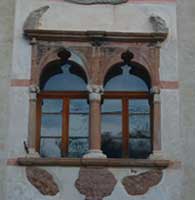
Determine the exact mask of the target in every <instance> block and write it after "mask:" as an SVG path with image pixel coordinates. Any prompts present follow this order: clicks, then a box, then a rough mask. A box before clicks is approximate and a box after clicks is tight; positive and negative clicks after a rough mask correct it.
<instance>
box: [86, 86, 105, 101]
mask: <svg viewBox="0 0 195 200" xmlns="http://www.w3.org/2000/svg"><path fill="white" fill-rule="evenodd" d="M87 90H88V91H89V100H90V101H101V95H102V94H103V91H104V89H103V86H102V85H88V86H87Z"/></svg>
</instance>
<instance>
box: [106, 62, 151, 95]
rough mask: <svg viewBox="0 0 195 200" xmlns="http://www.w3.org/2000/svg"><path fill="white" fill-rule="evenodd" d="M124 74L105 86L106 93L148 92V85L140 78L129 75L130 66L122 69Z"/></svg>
mask: <svg viewBox="0 0 195 200" xmlns="http://www.w3.org/2000/svg"><path fill="white" fill-rule="evenodd" d="M122 70H123V72H122V74H121V75H118V76H115V77H113V78H112V79H110V80H109V81H108V82H107V84H106V85H105V88H104V89H105V90H106V91H109V90H110V91H111V90H113V91H148V87H147V85H146V83H145V82H144V81H143V80H142V79H141V78H139V77H137V76H135V75H132V74H130V73H129V70H130V68H129V67H128V66H126V65H125V66H123V67H122Z"/></svg>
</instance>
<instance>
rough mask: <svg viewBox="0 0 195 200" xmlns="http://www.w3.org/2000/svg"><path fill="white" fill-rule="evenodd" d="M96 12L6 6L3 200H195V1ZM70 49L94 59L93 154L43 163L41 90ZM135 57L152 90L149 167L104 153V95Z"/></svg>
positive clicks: (39, 1) (121, 4) (63, 6)
mask: <svg viewBox="0 0 195 200" xmlns="http://www.w3.org/2000/svg"><path fill="white" fill-rule="evenodd" d="M94 2H96V1H95V0H94V1H92V0H91V1H85V4H86V3H87V5H83V2H82V1H79V0H78V1H77V0H72V1H69V0H67V1H64V0H36V1H31V0H15V1H14V0H1V2H0V16H1V19H0V24H1V31H0V45H1V49H0V59H1V62H0V71H1V73H0V82H1V84H0V85H1V86H0V98H1V101H0V107H1V112H0V127H1V131H0V149H1V151H0V194H1V197H0V199H2V200H8V199H9V200H15V199H23V200H30V199H36V200H49V199H55V200H61V199H69V200H76V199H78V200H82V199H88V200H89V199H98V200H100V199H108V200H109V199H110V200H115V199H119V198H120V199H124V200H127V199H138V200H141V199H142V200H143V199H162V200H165V199H166V200H174V199H177V200H183V199H185V200H193V199H194V195H195V194H194V184H195V176H194V173H193V172H194V167H195V163H194V160H195V158H194V151H195V147H194V143H195V140H194V131H195V127H194V123H193V122H194V120H193V119H194V113H195V112H194V111H195V110H194V103H193V100H194V97H195V95H194V92H193V87H194V86H195V85H194V69H193V66H194V59H193V58H194V54H195V51H194V47H195V42H194V37H195V35H194V33H195V24H194V22H193V18H194V17H195V16H194V12H193V11H194V8H195V3H194V1H193V0H186V1H181V0H177V1H175V0H129V1H120V0H118V1H117V0H116V1H114V0H113V1H111V0H110V1H106V0H105V1H102V2H101V1H98V3H94ZM113 2H114V3H113ZM91 4H92V5H91ZM61 47H63V50H68V51H69V50H70V49H71V50H72V49H73V50H75V49H76V52H80V54H79V55H81V54H82V56H83V57H84V61H85V62H84V63H85V67H86V68H84V70H85V72H86V73H87V80H88V85H89V86H90V87H89V88H90V89H89V93H90V98H89V101H90V104H91V107H92V108H93V111H91V113H90V115H91V126H90V131H89V134H90V136H91V137H90V150H92V151H91V152H89V153H90V155H88V154H87V156H84V158H81V159H69V158H68V159H47V160H44V159H42V158H40V156H39V154H38V153H37V151H38V145H37V137H36V129H37V123H36V122H37V121H36V120H37V119H36V118H37V114H36V112H35V111H36V106H37V101H36V100H37V98H36V97H37V95H38V94H37V93H38V92H39V91H38V90H39V89H40V88H37V87H40V85H39V77H40V76H41V73H42V70H41V68H44V66H46V65H47V64H48V63H50V62H52V61H54V60H59V58H61V57H60V56H59V55H60V54H59V53H60V52H61V50H62V49H61ZM75 47H76V48H75ZM106 48H110V49H112V51H111V50H107V49H106ZM86 49H87V50H88V51H87V50H86ZM121 49H122V50H121ZM126 50H128V51H129V52H130V53H132V54H133V56H134V57H133V58H130V60H131V59H132V60H133V62H136V63H139V64H141V65H143V66H145V67H146V69H147V70H148V71H149V75H150V78H151V80H152V81H151V91H152V93H153V97H154V100H153V103H154V109H153V112H154V116H153V151H152V152H151V155H150V157H149V158H147V159H142V160H137V159H107V158H104V157H103V156H101V155H100V154H101V151H97V150H100V141H99V140H100V135H99V134H100V130H99V126H98V122H100V113H99V110H98V109H99V107H98V106H97V105H98V103H97V102H99V103H100V101H97V100H98V99H99V98H100V99H101V95H102V94H101V88H97V87H96V86H102V82H103V79H104V78H103V75H102V74H104V70H105V69H106V67H108V66H112V65H114V64H115V63H117V62H119V61H121V55H122V54H123V53H124V52H126ZM62 52H63V51H62ZM62 56H63V59H65V58H64V56H65V57H66V55H64V54H63V55H62ZM93 56H94V57H93ZM110 57H112V59H108V58H110ZM86 58H88V59H86ZM131 64H132V62H131ZM92 66H93V67H92ZM98 70H99V73H97V71H98ZM97 74H99V76H97ZM94 86H95V88H94ZM93 100H95V101H93ZM98 113H99V115H98ZM92 122H94V123H92ZM94 138H95V140H94ZM93 150H95V151H93ZM86 157H87V158H86Z"/></svg>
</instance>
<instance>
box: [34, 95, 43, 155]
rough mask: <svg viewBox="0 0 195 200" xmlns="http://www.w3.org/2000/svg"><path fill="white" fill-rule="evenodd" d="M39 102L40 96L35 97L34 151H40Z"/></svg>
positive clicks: (40, 100)
mask: <svg viewBox="0 0 195 200" xmlns="http://www.w3.org/2000/svg"><path fill="white" fill-rule="evenodd" d="M41 102H42V98H41V97H39V96H38V97H37V103H36V147H35V148H36V151H37V152H40V142H41Z"/></svg>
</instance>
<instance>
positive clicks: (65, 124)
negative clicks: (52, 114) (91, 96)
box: [61, 97, 69, 156]
mask: <svg viewBox="0 0 195 200" xmlns="http://www.w3.org/2000/svg"><path fill="white" fill-rule="evenodd" d="M68 137H69V98H67V97H65V98H63V111H62V141H61V144H62V145H61V154H62V156H67V155H68V143H69V140H68Z"/></svg>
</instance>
